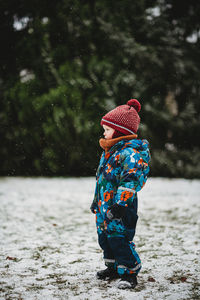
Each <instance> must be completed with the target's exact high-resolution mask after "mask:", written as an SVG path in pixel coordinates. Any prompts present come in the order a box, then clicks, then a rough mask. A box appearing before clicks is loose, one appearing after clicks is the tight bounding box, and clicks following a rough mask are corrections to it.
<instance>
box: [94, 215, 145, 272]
mask: <svg viewBox="0 0 200 300" xmlns="http://www.w3.org/2000/svg"><path fill="white" fill-rule="evenodd" d="M96 220H97V233H98V241H99V245H100V247H101V248H102V249H103V253H104V260H105V264H106V265H107V266H113V267H114V268H117V271H118V273H119V274H120V275H123V274H136V275H137V274H138V272H139V271H140V269H141V261H140V258H139V255H138V253H137V252H136V250H135V244H134V243H133V242H132V241H130V239H131V240H132V238H133V236H134V233H135V230H130V229H129V230H127V229H126V228H125V226H124V225H123V224H122V222H121V221H120V220H113V221H111V222H109V223H106V222H105V220H103V217H102V216H101V214H100V213H97V215H96ZM131 231H132V234H130V232H131Z"/></svg>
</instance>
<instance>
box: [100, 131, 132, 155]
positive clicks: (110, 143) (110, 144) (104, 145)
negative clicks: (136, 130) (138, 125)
mask: <svg viewBox="0 0 200 300" xmlns="http://www.w3.org/2000/svg"><path fill="white" fill-rule="evenodd" d="M136 138H137V134H132V135H123V136H120V137H118V138H115V139H110V140H106V139H103V138H102V139H100V140H99V144H100V146H101V148H103V149H104V150H105V152H108V151H109V150H110V148H111V147H113V146H114V145H115V144H117V143H118V142H120V141H122V140H133V139H136Z"/></svg>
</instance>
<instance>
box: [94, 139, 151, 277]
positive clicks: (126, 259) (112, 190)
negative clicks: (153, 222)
mask: <svg viewBox="0 0 200 300" xmlns="http://www.w3.org/2000/svg"><path fill="white" fill-rule="evenodd" d="M149 159H150V154H149V149H148V142H147V141H146V140H139V139H132V140H127V139H126V138H125V139H122V140H120V141H119V142H117V143H116V144H115V145H114V146H112V148H111V149H110V150H109V151H108V152H105V151H104V152H103V153H102V156H101V159H100V163H99V167H98V170H97V176H96V189H95V196H94V200H93V203H92V207H93V210H95V213H96V225H97V233H98V241H99V245H100V247H101V248H102V249H103V252H104V260H105V264H106V265H107V266H109V265H110V266H114V267H115V268H116V269H117V271H118V273H119V274H120V275H122V274H125V273H127V274H137V273H138V272H139V271H140V269H141V261H140V258H139V256H138V254H137V252H136V251H135V244H134V243H133V242H132V239H133V237H134V235H135V228H136V223H137V219H138V216H137V192H138V191H139V190H140V189H141V188H142V187H143V186H144V184H145V182H146V180H147V176H148V173H149V165H148V163H149ZM115 203H117V204H119V205H122V206H125V207H126V212H125V215H124V216H123V217H122V218H121V219H113V220H110V219H108V216H107V212H108V210H109V207H110V206H111V205H113V204H115Z"/></svg>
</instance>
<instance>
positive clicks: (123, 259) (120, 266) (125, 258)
mask: <svg viewBox="0 0 200 300" xmlns="http://www.w3.org/2000/svg"><path fill="white" fill-rule="evenodd" d="M108 243H109V245H110V248H111V249H112V251H113V253H114V257H115V260H116V262H117V271H118V273H119V274H120V275H123V274H136V275H137V274H138V273H139V271H140V269H141V261H140V258H139V255H138V253H137V252H136V251H135V244H134V243H133V242H130V241H128V240H127V238H126V237H125V236H124V237H122V236H119V237H117V236H114V237H112V236H110V235H109V236H108Z"/></svg>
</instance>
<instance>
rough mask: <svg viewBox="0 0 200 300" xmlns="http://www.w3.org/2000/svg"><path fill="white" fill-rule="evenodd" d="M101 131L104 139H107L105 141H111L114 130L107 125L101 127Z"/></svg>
mask: <svg viewBox="0 0 200 300" xmlns="http://www.w3.org/2000/svg"><path fill="white" fill-rule="evenodd" d="M103 129H104V133H103V135H104V137H105V139H107V140H109V139H112V136H113V133H114V132H115V129H113V128H111V127H109V126H107V125H103Z"/></svg>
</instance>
